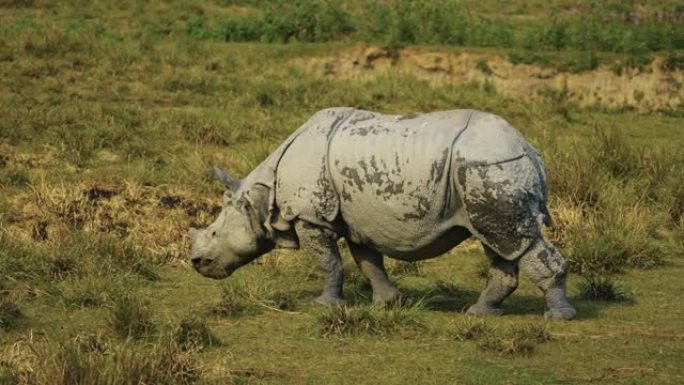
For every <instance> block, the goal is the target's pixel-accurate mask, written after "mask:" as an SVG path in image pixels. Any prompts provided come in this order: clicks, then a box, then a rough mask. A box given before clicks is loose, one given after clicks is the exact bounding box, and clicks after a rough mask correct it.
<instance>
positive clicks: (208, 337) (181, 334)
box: [174, 317, 221, 351]
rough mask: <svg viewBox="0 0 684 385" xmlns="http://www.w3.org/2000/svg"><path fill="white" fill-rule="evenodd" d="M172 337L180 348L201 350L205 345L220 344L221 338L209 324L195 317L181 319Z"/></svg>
mask: <svg viewBox="0 0 684 385" xmlns="http://www.w3.org/2000/svg"><path fill="white" fill-rule="evenodd" d="M174 337H175V338H174V339H175V341H176V344H178V346H179V347H180V348H181V349H182V350H194V351H201V350H204V348H206V347H210V346H220V345H221V340H220V339H219V338H218V337H217V336H216V335H215V334H214V332H212V331H211V329H210V328H209V326H207V324H206V323H205V322H204V321H203V320H200V319H198V318H196V317H188V318H185V319H183V320H182V321H181V322H180V324H179V325H178V327H177V328H176V331H175V333H174Z"/></svg>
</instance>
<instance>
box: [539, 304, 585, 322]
mask: <svg viewBox="0 0 684 385" xmlns="http://www.w3.org/2000/svg"><path fill="white" fill-rule="evenodd" d="M575 315H577V312H576V311H575V309H573V308H572V307H559V308H554V309H549V310H547V311H546V313H544V318H547V319H554V320H571V319H573V318H575Z"/></svg>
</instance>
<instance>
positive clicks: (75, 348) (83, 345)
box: [35, 337, 202, 385]
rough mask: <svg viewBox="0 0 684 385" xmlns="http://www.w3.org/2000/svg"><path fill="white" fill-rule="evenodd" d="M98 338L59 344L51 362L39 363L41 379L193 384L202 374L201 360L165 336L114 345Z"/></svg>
mask: <svg viewBox="0 0 684 385" xmlns="http://www.w3.org/2000/svg"><path fill="white" fill-rule="evenodd" d="M94 341H95V340H93V338H91V337H77V338H76V339H74V340H71V341H67V342H65V343H61V344H59V346H58V347H57V349H56V351H55V353H54V354H52V356H51V357H50V358H49V359H48V362H47V364H43V365H40V366H37V367H36V373H35V377H36V378H37V379H38V380H39V381H38V382H39V383H50V384H54V385H71V384H92V385H100V384H103V385H104V384H107V385H125V384H168V385H189V384H194V383H196V382H198V381H199V380H200V378H201V374H202V372H201V369H200V367H199V366H198V365H197V363H195V361H194V360H193V359H192V358H191V357H190V355H189V354H188V353H187V352H184V351H182V350H180V349H179V348H178V347H176V346H175V344H173V343H172V342H170V341H164V340H162V341H160V342H159V343H157V344H154V345H152V346H140V345H135V344H133V343H132V342H126V343H124V344H122V345H114V346H110V344H107V343H102V342H101V341H99V340H98V341H99V342H97V343H95V342H94ZM40 381H47V382H40Z"/></svg>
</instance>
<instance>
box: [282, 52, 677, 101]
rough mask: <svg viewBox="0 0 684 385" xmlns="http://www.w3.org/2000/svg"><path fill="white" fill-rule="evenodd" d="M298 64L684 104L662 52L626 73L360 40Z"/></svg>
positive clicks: (322, 70)
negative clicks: (563, 67)
mask: <svg viewBox="0 0 684 385" xmlns="http://www.w3.org/2000/svg"><path fill="white" fill-rule="evenodd" d="M294 64H295V65H297V66H299V67H301V68H303V69H304V70H305V71H308V72H310V73H314V74H317V75H321V76H326V77H333V78H338V79H360V80H366V79H368V80H370V79H372V78H374V77H376V76H378V75H383V74H386V73H387V72H390V71H392V72H394V73H396V72H398V73H401V74H405V75H410V76H415V77H417V78H420V79H425V80H427V81H429V82H430V83H431V84H432V85H435V86H443V85H449V86H457V85H460V84H468V83H472V82H479V83H485V82H488V83H489V84H491V85H493V86H494V87H495V88H496V90H497V92H499V93H501V94H503V95H505V96H507V97H511V98H514V99H522V100H536V99H542V98H545V97H548V95H549V91H550V90H551V91H555V92H563V93H564V94H565V96H564V97H566V98H567V100H568V101H569V102H572V103H574V104H576V105H578V106H602V107H610V108H622V107H628V108H633V109H635V110H637V111H641V112H649V111H657V110H676V109H682V108H684V89H683V84H684V72H682V71H666V70H663V68H662V67H663V59H662V58H656V59H655V60H654V61H653V62H652V63H651V64H650V65H649V66H648V67H647V68H642V69H633V68H630V69H625V70H623V71H622V73H621V74H617V73H616V72H615V71H613V70H612V69H611V68H610V66H606V65H602V66H599V67H598V68H597V69H596V70H594V71H588V72H583V73H576V74H575V73H566V72H561V71H559V70H558V69H553V68H543V67H539V66H534V65H527V64H513V63H511V62H510V61H508V60H507V57H506V55H505V54H503V53H501V54H495V53H472V52H454V51H448V50H439V49H436V48H420V47H411V48H404V49H386V48H377V47H368V46H357V47H353V48H351V49H347V50H344V51H342V52H339V53H337V54H335V55H330V56H319V57H313V58H305V59H301V58H299V59H295V63H294Z"/></svg>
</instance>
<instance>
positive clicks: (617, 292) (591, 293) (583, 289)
mask: <svg viewBox="0 0 684 385" xmlns="http://www.w3.org/2000/svg"><path fill="white" fill-rule="evenodd" d="M579 297H580V298H582V299H588V300H594V301H605V302H621V301H625V300H627V298H628V297H627V294H626V293H625V292H624V291H623V289H622V288H620V286H619V285H618V284H616V283H615V282H614V281H613V280H612V279H611V278H609V277H589V278H587V279H586V280H585V281H583V282H582V285H581V286H580V293H579Z"/></svg>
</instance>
